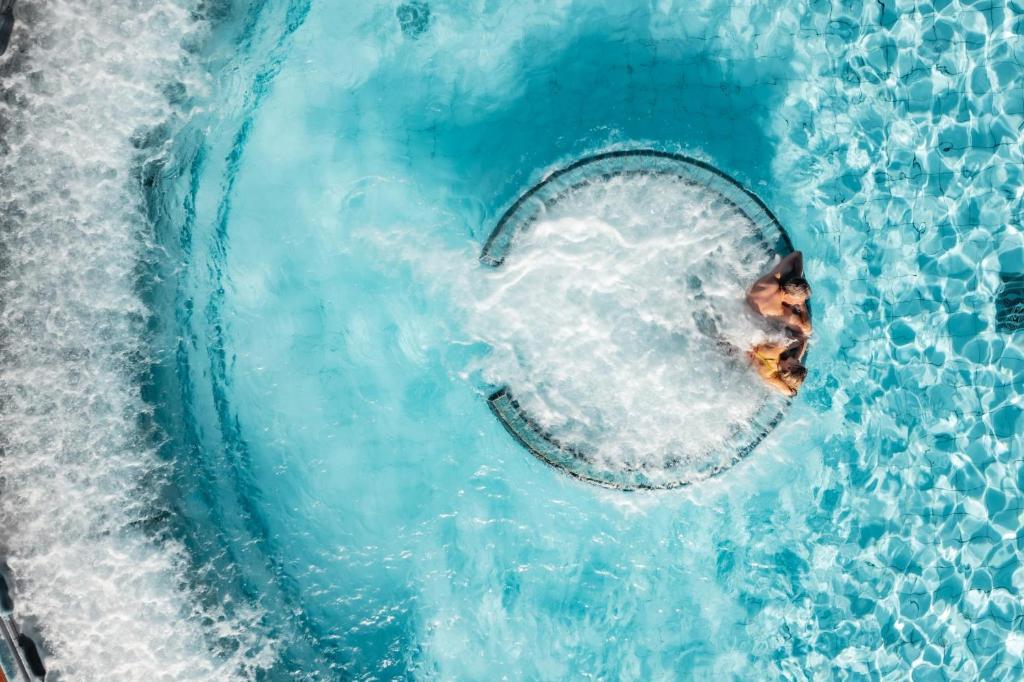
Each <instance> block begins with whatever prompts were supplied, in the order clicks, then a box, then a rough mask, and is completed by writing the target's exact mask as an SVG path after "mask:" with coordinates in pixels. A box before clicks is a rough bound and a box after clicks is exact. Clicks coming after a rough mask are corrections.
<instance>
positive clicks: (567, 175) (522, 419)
mask: <svg viewBox="0 0 1024 682" xmlns="http://www.w3.org/2000/svg"><path fill="white" fill-rule="evenodd" d="M636 176H645V177H654V176H670V177H673V178H678V179H680V180H682V181H683V182H684V183H685V184H686V185H688V186H695V187H698V188H699V189H700V190H701V191H706V192H707V193H709V194H710V195H711V196H713V199H712V200H713V201H715V202H719V201H721V202H724V203H725V204H727V205H729V206H730V207H731V208H733V209H734V210H735V211H737V212H738V213H740V214H741V215H743V216H744V217H745V218H746V219H747V220H748V221H749V227H750V234H749V235H737V240H741V239H744V238H746V237H753V239H754V240H756V242H757V243H758V244H759V245H760V248H761V249H763V251H764V253H765V254H767V255H768V256H769V257H770V258H771V259H777V258H779V257H783V256H785V255H787V254H789V253H792V252H793V243H792V240H791V239H790V236H789V234H788V233H787V232H786V230H785V228H784V227H783V226H782V224H781V223H780V222H779V220H778V218H776V216H775V215H774V213H772V211H771V209H769V208H768V206H767V205H766V204H765V203H764V202H763V201H762V200H761V199H760V198H759V197H758V196H757V195H756V194H754V193H753V192H751V191H749V190H747V189H746V188H744V187H743V186H742V185H741V184H740V183H739V182H737V181H736V180H735V179H733V178H732V177H730V176H729V175H728V174H726V173H724V172H722V171H721V170H719V169H717V168H715V167H714V166H712V165H711V164H708V163H706V162H704V161H701V160H698V159H694V158H692V157H689V156H685V155H682V154H677V153H672V152H665V151H660V150H656V149H644V148H641V149H622V150H614V151H606V152H600V153H596V154H592V155H588V156H585V157H583V158H581V159H579V160H577V161H575V162H573V163H572V164H570V165H568V166H566V167H564V168H561V169H558V170H556V171H553V172H551V173H548V174H547V175H546V176H545V177H544V178H543V179H542V180H541V181H540V182H538V183H537V184H535V185H533V186H532V187H530V188H529V189H528V190H526V191H525V192H524V193H523V194H522V195H521V196H520V197H519V198H518V199H517V200H516V201H515V202H514V203H513V204H512V205H511V206H510V207H509V208H508V209H507V210H506V211H505V212H504V213H503V214H502V216H501V218H500V219H499V220H498V222H497V224H496V226H495V227H494V229H493V231H492V232H491V233H490V236H489V237H488V239H487V241H486V243H485V244H484V246H483V249H482V251H481V253H480V262H481V263H482V264H484V265H486V266H489V267H491V268H500V267H501V266H502V265H503V264H504V263H505V261H506V259H507V258H508V257H509V255H510V254H511V253H513V252H514V251H515V245H516V242H517V239H518V238H519V237H521V236H522V235H524V234H525V233H526V232H528V231H529V230H530V229H531V227H532V226H533V225H534V224H536V223H537V222H538V221H540V220H542V219H543V217H544V216H545V215H547V214H548V212H549V211H550V210H552V209H553V208H555V207H556V206H557V205H558V204H559V202H560V201H561V200H562V199H563V198H565V197H566V196H568V195H569V194H570V193H572V192H574V191H575V190H577V189H579V188H581V187H584V186H587V185H590V184H595V183H604V182H607V181H610V180H612V179H614V178H622V177H636ZM567 324H572V321H571V320H569V321H567ZM711 341H713V340H711ZM719 343H721V341H720V340H719ZM515 394H516V390H515V387H514V386H508V385H503V386H501V387H499V388H498V389H497V390H495V391H494V392H493V393H492V394H491V395H490V396H489V397H488V399H487V402H488V405H489V407H490V409H491V411H492V413H493V414H494V415H495V417H497V419H498V420H499V421H500V422H501V424H502V426H504V427H505V429H506V430H507V431H508V432H509V433H510V434H511V435H512V436H513V438H514V439H515V440H516V441H517V442H518V443H519V444H520V445H522V446H523V447H524V448H525V449H526V450H527V451H529V452H530V453H531V454H533V455H534V456H535V457H537V458H538V459H539V460H541V461H542V462H544V463H545V464H547V465H549V466H551V467H553V468H555V469H556V470H559V471H561V472H563V473H565V474H568V475H569V476H571V477H573V478H575V479H578V480H580V481H585V482H587V483H592V484H596V485H599V486H603V487H607V488H615V489H619V490H624V491H633V490H664V489H673V488H680V487H684V486H687V485H690V484H692V483H695V482H697V481H700V480H705V479H707V478H710V477H713V476H716V475H718V474H721V473H722V472H724V471H726V470H728V469H730V468H731V467H732V466H733V465H735V464H736V463H737V462H739V461H740V460H742V459H743V458H745V457H747V456H748V455H749V454H750V453H751V452H753V451H754V450H755V448H757V446H758V445H759V444H760V443H761V442H762V441H763V440H764V439H765V438H766V437H767V436H768V434H769V433H771V431H772V430H773V429H775V427H776V426H778V424H779V423H780V422H781V421H782V419H783V418H784V416H785V412H786V409H787V408H788V406H789V404H790V402H791V400H789V399H787V400H785V401H784V404H783V405H782V406H781V407H779V406H778V405H777V404H776V402H777V401H765V402H764V403H763V405H762V407H761V408H759V409H758V410H757V411H756V412H755V413H754V414H753V415H752V417H751V418H750V420H749V422H748V423H746V424H743V425H737V426H736V428H735V429H733V431H734V433H736V435H737V437H736V438H735V439H733V440H732V441H731V442H729V443H728V444H726V445H724V446H723V447H722V448H720V451H717V452H714V453H708V461H709V463H708V465H707V466H705V467H703V468H701V469H699V470H698V471H696V472H695V471H694V470H693V469H692V467H691V466H690V464H691V463H690V462H688V461H686V460H684V458H682V457H674V458H669V459H667V460H665V461H664V462H662V463H659V462H652V463H650V464H649V465H640V466H624V467H621V468H617V469H616V468H611V467H608V466H603V465H602V464H601V463H600V462H599V461H598V460H597V458H595V457H594V455H593V452H591V451H590V449H588V447H587V446H586V445H580V444H576V443H570V442H566V441H565V440H563V439H561V438H559V437H558V436H557V435H555V434H553V433H552V432H551V431H550V430H549V429H547V428H546V427H545V426H543V425H542V424H541V422H540V420H539V419H538V418H536V417H535V416H533V415H531V414H530V411H529V410H528V409H525V408H524V407H523V406H522V405H521V404H520V402H519V401H518V400H517V399H516V397H515Z"/></svg>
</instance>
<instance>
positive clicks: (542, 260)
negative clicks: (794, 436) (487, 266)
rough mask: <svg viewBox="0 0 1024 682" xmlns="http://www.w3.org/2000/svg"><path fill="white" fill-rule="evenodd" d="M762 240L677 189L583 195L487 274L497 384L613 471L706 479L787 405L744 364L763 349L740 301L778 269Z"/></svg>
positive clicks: (620, 184)
mask: <svg viewBox="0 0 1024 682" xmlns="http://www.w3.org/2000/svg"><path fill="white" fill-rule="evenodd" d="M752 227H753V226H752V224H751V222H750V220H749V219H748V218H747V217H746V216H745V215H743V214H742V213H741V212H740V211H738V210H737V209H736V208H735V207H734V206H732V205H731V204H729V203H728V202H725V201H722V200H721V198H720V197H719V196H718V195H717V194H715V193H714V192H712V191H709V190H707V189H705V188H703V187H700V186H697V185H693V184H687V183H685V182H683V181H682V180H679V179H677V178H675V177H672V176H634V177H623V176H616V177H614V178H612V179H609V180H602V181H598V182H596V183H592V184H588V185H584V186H582V187H579V188H577V189H575V190H573V191H572V192H571V193H570V194H569V195H568V196H566V197H565V198H563V199H562V200H560V201H559V202H558V203H556V204H555V205H554V206H553V207H551V208H549V212H548V213H547V214H546V215H545V216H543V217H542V218H541V219H540V220H539V221H538V222H537V223H535V224H534V225H533V226H532V227H531V228H530V229H529V230H528V231H526V232H525V233H521V235H520V236H519V237H518V238H517V240H516V242H515V243H514V244H513V246H512V247H511V249H510V251H509V255H508V257H507V259H506V260H505V262H504V264H503V265H502V266H501V267H499V268H496V269H494V270H492V271H487V272H485V273H484V277H485V278H486V283H485V285H484V287H483V290H482V294H481V295H480V298H479V300H476V301H474V302H473V303H472V315H471V320H472V321H471V325H472V328H473V331H474V332H475V334H476V335H478V336H479V338H481V339H483V340H484V341H486V342H487V343H488V344H489V345H490V346H491V347H492V349H493V351H492V352H491V354H490V355H489V357H488V358H487V359H486V361H485V362H484V364H483V365H482V366H481V369H482V370H483V373H484V375H485V377H486V378H487V380H489V381H490V382H492V383H494V384H507V385H509V386H510V387H511V388H512V391H513V393H514V395H515V396H516V398H517V399H518V400H519V402H520V404H521V405H522V406H523V408H524V409H525V410H526V411H527V412H528V413H529V414H530V415H531V416H533V417H534V418H535V419H537V420H538V421H539V422H540V423H541V425H542V426H544V427H545V428H546V429H547V430H548V431H550V432H551V433H552V434H553V435H554V436H555V437H556V438H558V439H559V440H560V441H562V442H567V443H573V444H576V445H578V446H581V447H582V448H583V449H584V450H587V451H590V452H592V453H594V454H595V455H596V457H597V458H598V461H599V463H602V462H603V464H604V465H606V466H608V467H609V468H612V469H620V468H622V467H623V466H636V465H640V464H649V465H651V464H653V465H655V466H660V465H662V464H663V463H665V462H667V461H670V460H672V459H673V458H677V457H678V458H681V459H682V460H683V461H684V462H686V463H689V464H691V465H692V467H693V470H694V471H695V472H697V471H706V470H707V468H708V466H707V465H708V464H712V465H713V464H715V463H718V462H719V461H720V460H721V457H722V452H721V449H722V448H723V447H724V448H726V449H727V448H728V447H730V444H731V443H732V442H733V441H734V435H735V432H736V429H737V428H742V427H743V426H744V425H745V424H746V423H748V422H749V421H750V419H751V418H752V417H753V416H754V414H755V413H756V412H757V411H758V409H759V408H761V406H762V405H763V404H764V401H765V400H779V402H780V403H781V399H777V398H774V397H773V394H772V393H771V392H770V391H769V389H767V388H766V387H765V385H764V384H763V383H762V382H761V381H760V379H759V378H758V377H757V376H756V374H755V373H754V371H753V370H752V369H751V368H750V366H749V365H748V364H747V362H746V360H745V357H744V351H746V350H747V349H748V348H750V347H751V346H752V345H753V344H755V343H757V342H759V341H762V340H764V339H765V338H766V337H767V333H766V332H765V331H764V329H763V326H762V325H761V323H760V322H759V321H758V320H756V319H755V318H754V316H753V315H751V314H750V313H749V312H748V310H747V308H746V305H745V303H744V300H743V299H744V293H745V289H746V288H747V287H748V286H749V285H750V283H751V282H753V280H754V279H756V278H757V277H758V276H760V275H761V274H762V273H763V272H764V271H766V270H767V268H768V267H769V266H770V258H769V255H768V254H767V252H766V251H765V249H764V247H763V246H762V245H760V244H759V243H758V242H757V241H755V240H752V239H750V238H749V235H750V234H751V231H752ZM702 320H703V321H702ZM710 320H714V322H713V323H711V324H708V321H710ZM712 327H713V328H712ZM720 342H724V344H725V346H723V345H721V343H720ZM726 346H729V347H732V349H733V350H732V351H727V350H725V348H726ZM709 458H711V459H713V460H714V462H709V461H708V459H709Z"/></svg>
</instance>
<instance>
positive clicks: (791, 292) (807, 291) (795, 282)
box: [782, 277, 811, 305]
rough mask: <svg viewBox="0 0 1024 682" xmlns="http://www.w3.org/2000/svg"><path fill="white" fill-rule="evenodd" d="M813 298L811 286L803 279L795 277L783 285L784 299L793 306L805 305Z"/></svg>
mask: <svg viewBox="0 0 1024 682" xmlns="http://www.w3.org/2000/svg"><path fill="white" fill-rule="evenodd" d="M810 297H811V285H810V284H808V283H807V280H806V279H804V278H803V277H794V278H793V279H789V280H786V281H785V282H783V284H782V299H783V300H784V301H785V302H786V303H789V304H791V305H794V304H798V303H803V302H804V301H806V300H807V299H809V298H810Z"/></svg>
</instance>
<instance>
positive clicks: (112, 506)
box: [0, 0, 272, 680]
mask: <svg viewBox="0 0 1024 682" xmlns="http://www.w3.org/2000/svg"><path fill="white" fill-rule="evenodd" d="M190 10H191V8H190V7H188V6H185V5H184V4H182V3H178V2H176V1H170V2H164V1H161V2H155V3H152V2H141V1H136V0H121V1H113V2H110V1H98V0H64V1H63V2H59V3H54V2H50V3H45V2H30V1H25V0H23V1H22V2H19V3H18V7H17V13H18V20H19V28H18V30H17V33H16V35H15V38H14V43H13V44H12V46H11V48H10V50H9V52H8V54H7V55H5V56H4V57H3V58H2V59H0V89H2V96H0V124H2V127H0V137H2V142H0V264H2V267H0V449H2V458H0V484H2V488H0V529H2V531H0V542H2V543H3V549H4V554H5V555H6V558H7V560H8V563H9V564H10V566H11V569H12V571H13V573H14V575H15V579H16V588H17V589H16V592H17V603H16V607H17V609H18V612H17V616H18V617H19V618H20V619H23V620H24V619H26V618H29V619H32V620H35V621H36V622H37V623H38V627H37V629H38V631H39V633H40V635H41V636H42V639H43V641H44V643H45V647H46V649H47V650H48V654H49V655H48V657H47V665H48V667H49V669H50V670H52V671H54V672H58V673H60V674H62V675H65V676H66V677H67V678H68V679H79V680H91V679H135V680H139V679H173V680H181V679H218V680H224V679H231V678H234V677H249V676H251V674H252V672H253V669H254V668H255V667H261V666H265V665H268V664H269V661H268V657H270V656H272V654H271V652H270V651H269V649H267V648H260V646H261V645H259V644H257V643H256V634H255V632H253V631H251V630H250V629H249V627H248V626H247V624H246V623H244V622H238V621H236V620H231V619H227V618H225V617H224V616H222V615H219V614H217V613H211V612H209V611H205V610H203V609H201V608H200V607H198V606H197V605H196V601H197V600H195V599H192V598H190V593H189V589H188V587H187V577H186V557H185V553H184V550H183V549H182V548H181V547H180V546H177V545H176V544H175V543H173V542H172V541H169V540H162V541H157V540H155V539H154V538H153V537H152V536H151V535H150V534H148V533H147V532H146V531H145V530H144V529H143V528H144V526H145V525H146V524H147V523H149V522H150V517H151V516H152V515H153V513H154V512H153V509H154V507H155V502H156V496H157V494H158V492H159V489H160V485H159V484H160V481H161V475H162V468H161V465H160V463H159V461H158V458H157V456H156V450H155V447H154V446H153V444H152V439H151V438H149V437H147V433H146V431H145V430H144V429H143V427H141V426H140V424H141V423H144V422H145V417H146V415H147V414H148V412H149V410H148V408H147V405H146V404H145V403H144V401H143V400H142V398H141V397H140V391H139V386H138V381H137V378H138V376H139V373H140V372H141V371H143V370H144V368H145V363H146V362H147V357H146V354H147V349H146V345H145V338H146V337H145V332H146V322H147V316H148V314H149V313H148V311H147V310H146V308H145V306H144V304H143V302H142V301H141V299H140V297H139V295H138V293H137V290H136V287H135V283H136V277H137V272H138V267H139V265H140V264H141V263H142V262H144V260H145V259H146V258H147V254H148V248H149V247H148V239H149V236H148V235H149V231H148V225H147V222H146V219H145V216H144V213H143V209H142V203H141V202H142V197H141V192H140V191H139V190H140V188H139V185H138V181H137V180H134V179H133V171H134V169H135V167H136V165H137V164H138V162H139V151H138V150H137V149H136V148H135V147H134V146H133V144H132V139H133V136H135V135H137V134H138V133H139V132H140V131H148V130H152V129H154V128H155V127H156V126H159V125H161V124H165V123H166V122H167V121H168V120H170V118H171V117H172V116H173V108H172V106H171V105H170V104H169V102H168V100H167V98H166V97H165V96H164V95H163V94H162V88H164V86H165V84H167V83H170V82H181V81H180V79H182V78H183V74H187V73H189V72H195V73H198V71H197V69H196V68H195V67H192V66H190V64H189V59H188V55H187V53H186V51H185V50H184V49H183V47H182V45H183V43H184V41H186V40H188V39H189V38H190V37H195V35H197V34H196V31H200V30H202V27H201V26H200V25H199V24H197V22H196V19H195V17H194V15H193V14H192V12H191V11H190ZM251 615H252V617H253V618H256V617H258V614H251ZM215 640H216V641H218V642H219V643H220V644H221V645H222V646H218V647H216V649H215V648H214V647H213V646H212V645H211V643H212V642H214V641H215Z"/></svg>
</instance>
